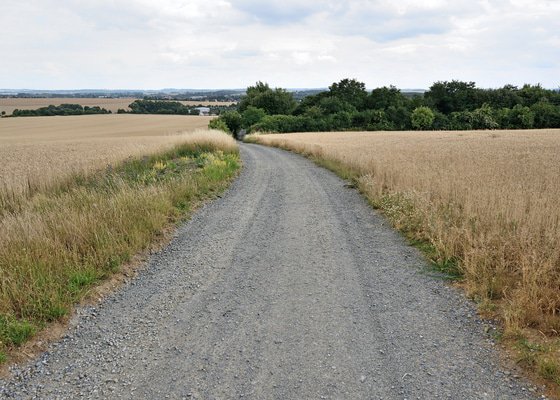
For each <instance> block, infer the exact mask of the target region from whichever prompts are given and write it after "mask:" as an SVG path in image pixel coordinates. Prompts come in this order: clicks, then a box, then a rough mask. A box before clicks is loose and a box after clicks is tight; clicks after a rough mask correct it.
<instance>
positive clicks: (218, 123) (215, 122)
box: [208, 118, 231, 133]
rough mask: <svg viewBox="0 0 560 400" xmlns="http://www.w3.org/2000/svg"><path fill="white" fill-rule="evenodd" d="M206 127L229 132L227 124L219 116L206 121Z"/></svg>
mask: <svg viewBox="0 0 560 400" xmlns="http://www.w3.org/2000/svg"><path fill="white" fill-rule="evenodd" d="M208 128H210V129H216V130H218V131H224V132H226V133H231V131H230V130H229V128H228V126H227V124H226V123H225V122H224V120H223V119H221V118H214V119H211V120H210V122H208Z"/></svg>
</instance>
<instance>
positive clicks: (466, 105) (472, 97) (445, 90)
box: [424, 81, 484, 114]
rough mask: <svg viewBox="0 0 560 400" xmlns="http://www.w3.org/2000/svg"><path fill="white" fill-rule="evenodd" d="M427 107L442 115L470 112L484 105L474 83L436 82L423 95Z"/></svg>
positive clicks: (482, 98) (481, 93)
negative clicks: (431, 107) (429, 106)
mask: <svg viewBox="0 0 560 400" xmlns="http://www.w3.org/2000/svg"><path fill="white" fill-rule="evenodd" d="M424 98H425V99H426V101H427V103H428V105H431V106H433V107H434V108H435V109H437V110H438V111H440V112H442V113H444V114H451V113H452V112H454V111H465V110H466V111H472V110H474V109H476V108H478V107H480V106H481V105H482V104H483V103H484V96H483V91H481V90H479V89H477V88H476V85H475V83H474V82H461V81H451V82H447V81H444V82H436V83H434V84H433V85H432V86H431V87H430V90H428V91H427V92H426V93H425V94H424Z"/></svg>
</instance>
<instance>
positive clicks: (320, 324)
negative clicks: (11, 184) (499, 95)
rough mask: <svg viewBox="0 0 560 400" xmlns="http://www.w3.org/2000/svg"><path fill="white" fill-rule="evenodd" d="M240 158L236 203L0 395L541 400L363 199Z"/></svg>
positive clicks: (302, 171)
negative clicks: (241, 166) (500, 359)
mask: <svg viewBox="0 0 560 400" xmlns="http://www.w3.org/2000/svg"><path fill="white" fill-rule="evenodd" d="M241 154H242V157H243V162H244V169H243V172H242V174H241V176H240V177H239V179H238V180H237V181H236V182H235V183H234V184H233V186H232V188H231V189H230V190H229V191H228V192H227V193H226V195H224V197H223V198H221V199H218V200H217V201H215V202H212V203H211V204H209V205H207V206H205V207H203V208H202V209H201V210H199V211H198V212H197V213H196V214H195V216H194V217H193V219H192V220H191V221H190V222H188V223H186V224H184V225H183V226H181V227H180V228H179V229H178V231H177V233H176V235H175V237H174V239H173V241H172V242H171V244H170V245H169V246H168V247H167V248H166V249H164V250H162V251H161V252H159V253H157V254H155V255H154V256H153V257H152V258H151V260H150V261H149V267H148V268H147V269H146V270H145V271H144V272H142V273H140V275H139V276H138V277H137V278H136V279H134V280H132V281H131V282H130V283H129V284H128V285H126V286H125V287H124V288H122V289H121V290H119V291H118V292H117V293H115V294H113V295H111V296H110V297H109V298H108V299H106V300H105V301H104V302H103V303H102V304H100V305H99V306H98V307H97V308H93V307H86V308H83V309H81V310H80V311H79V313H78V315H77V316H76V317H75V318H74V319H73V321H72V328H71V329H70V330H69V332H68V334H67V335H66V336H65V337H64V338H63V339H62V340H60V341H59V342H58V343H55V344H53V345H52V346H51V347H50V349H49V351H48V352H47V353H45V354H44V355H43V356H42V357H41V358H40V359H39V360H36V361H35V362H34V363H33V364H31V365H28V366H25V367H21V368H18V369H15V370H14V378H12V379H10V380H9V381H0V398H18V399H19V398H25V399H27V398H41V399H50V398H52V399H58V398H68V399H72V398H80V396H82V397H83V398H94V399H95V398H99V399H105V398H111V399H114V398H125V399H162V398H171V399H182V398H186V399H237V398H248V399H435V398H442V399H530V398H537V394H535V393H531V392H529V390H527V389H526V388H528V387H527V386H526V387H523V386H524V382H523V381H521V380H518V379H514V378H511V376H512V375H510V373H509V372H506V371H503V370H501V369H500V366H499V362H498V356H497V354H496V351H495V350H494V349H493V346H492V343H491V341H490V339H489V338H487V337H486V336H485V335H484V334H483V326H482V323H481V322H480V321H479V320H478V319H477V318H476V313H475V311H474V308H473V306H472V305H471V304H470V303H469V302H467V301H466V300H465V299H464V298H463V297H462V296H461V295H460V294H459V293H458V292H457V291H456V290H454V289H452V288H449V287H448V286H446V284H445V283H444V282H443V281H442V280H441V279H437V278H434V277H432V276H430V274H429V273H427V272H426V268H425V267H424V262H423V261H422V259H421V257H420V256H419V255H418V254H417V252H416V250H415V249H413V248H411V247H408V246H407V245H406V244H405V243H404V241H403V240H402V239H401V237H400V236H399V235H398V234H396V233H394V232H393V231H392V230H391V229H390V228H389V227H388V226H387V223H386V222H385V221H384V220H383V219H382V218H381V217H379V216H378V215H376V213H375V212H374V211H372V209H371V208H370V207H369V206H368V205H367V204H366V202H365V201H364V200H363V198H362V197H361V196H360V195H359V194H358V193H357V192H356V191H355V190H353V189H350V188H347V187H346V186H345V182H343V181H342V180H340V179H338V178H337V177H335V176H334V175H333V174H331V173H330V172H328V171H326V170H323V169H321V168H319V167H316V166H314V165H313V164H312V163H311V162H309V161H307V160H305V159H303V158H301V157H299V156H297V155H294V154H291V153H288V152H284V151H281V150H277V149H272V148H266V147H261V146H257V145H242V147H241ZM531 390H533V389H531Z"/></svg>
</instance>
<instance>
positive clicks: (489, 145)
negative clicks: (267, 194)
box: [254, 130, 560, 379]
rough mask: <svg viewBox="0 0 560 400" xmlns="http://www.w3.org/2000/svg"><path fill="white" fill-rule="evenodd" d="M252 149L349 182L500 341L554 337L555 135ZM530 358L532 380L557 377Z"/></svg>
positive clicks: (559, 157) (292, 142)
mask: <svg viewBox="0 0 560 400" xmlns="http://www.w3.org/2000/svg"><path fill="white" fill-rule="evenodd" d="M254 140H256V141H257V142H259V143H263V144H267V145H273V146H278V147H282V148H286V149H290V150H294V151H296V152H299V153H303V154H306V155H308V156H310V157H312V158H314V159H315V160H316V161H318V162H319V163H321V164H323V165H326V166H327V167H330V168H331V169H333V170H335V171H337V172H338V173H340V174H341V175H343V176H345V177H349V178H352V179H354V180H355V181H356V184H357V186H358V187H359V189H360V190H361V191H362V192H363V193H364V194H365V195H366V196H367V198H368V199H369V201H370V202H371V203H372V204H373V205H374V206H375V207H376V208H379V209H380V210H381V211H382V212H383V213H384V214H385V215H386V216H387V217H388V218H389V220H391V222H392V223H393V225H394V226H396V227H397V228H398V229H400V230H401V231H402V232H404V233H405V235H406V236H408V238H409V239H410V240H411V241H412V242H413V243H416V244H417V245H418V246H419V247H421V248H422V249H423V250H424V251H425V253H426V254H428V256H429V257H430V258H431V259H432V261H433V263H434V266H436V267H438V268H440V269H442V270H445V271H447V272H449V273H451V274H458V275H459V276H461V281H462V285H463V286H464V287H465V289H466V291H467V293H468V294H469V295H470V297H472V298H474V299H475V300H477V302H478V303H479V304H480V308H481V310H483V311H485V312H489V313H490V315H492V316H495V317H497V318H499V319H501V320H502V321H503V323H504V327H505V333H506V336H509V337H513V338H515V337H518V335H520V334H522V333H523V332H525V331H526V329H529V331H532V332H542V334H546V335H549V337H552V338H554V337H556V336H557V334H558V332H559V331H560V317H559V313H560V291H559V290H558V288H559V287H560V250H559V249H558V243H560V204H559V202H558V199H559V198H560V180H559V179H558V177H559V176H560V131H559V130H538V131H537V130H534V131H531V130H526V131H478V132H474V131H461V132H444V131H441V132H378V133H371V132H370V133H367V132H338V133H295V134H288V135H285V134H277V135H259V136H256V137H255V139H254ZM529 331H527V332H529ZM527 332H525V333H527ZM527 334H529V333H527ZM537 335H538V336H542V335H541V334H540V333H538V334H537ZM530 353H531V354H533V355H532V356H531V357H533V358H532V359H531V361H530V363H531V364H532V365H531V366H532V367H535V366H536V368H537V369H538V370H539V371H540V372H541V374H542V375H547V374H548V375H550V371H551V370H557V369H556V368H557V366H558V363H556V364H555V363H554V362H552V361H550V360H549V359H546V360H545V359H544V358H543V359H541V360H540V361H539V360H538V359H537V358H535V356H534V354H537V353H538V351H537V352H535V351H533V350H531V352H530ZM547 357H548V356H547ZM557 362H558V360H557ZM543 371H544V372H543ZM547 371H548V372H547ZM552 375H555V373H553V374H552ZM555 376H556V377H555V378H554V379H558V375H557V374H556V375H555Z"/></svg>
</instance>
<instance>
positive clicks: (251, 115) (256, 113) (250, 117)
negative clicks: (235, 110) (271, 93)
mask: <svg viewBox="0 0 560 400" xmlns="http://www.w3.org/2000/svg"><path fill="white" fill-rule="evenodd" d="M265 115H266V111H264V110H263V109H262V108H257V107H253V106H249V107H247V109H246V110H245V111H243V113H242V114H241V119H242V126H243V128H245V129H248V128H250V127H251V126H253V125H255V124H256V123H259V122H260V121H261V120H262V119H263V118H264V117H265Z"/></svg>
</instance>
